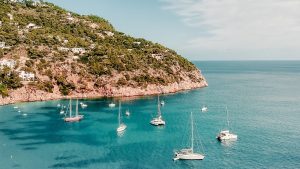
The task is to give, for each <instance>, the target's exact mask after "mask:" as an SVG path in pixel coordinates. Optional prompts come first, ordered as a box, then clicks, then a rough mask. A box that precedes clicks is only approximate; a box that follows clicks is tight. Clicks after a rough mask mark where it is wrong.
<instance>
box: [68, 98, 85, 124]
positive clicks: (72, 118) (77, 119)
mask: <svg viewBox="0 0 300 169" xmlns="http://www.w3.org/2000/svg"><path fill="white" fill-rule="evenodd" d="M82 119H83V115H79V114H78V99H77V102H76V113H75V116H72V99H70V107H69V117H65V118H64V121H65V122H77V121H80V120H82Z"/></svg>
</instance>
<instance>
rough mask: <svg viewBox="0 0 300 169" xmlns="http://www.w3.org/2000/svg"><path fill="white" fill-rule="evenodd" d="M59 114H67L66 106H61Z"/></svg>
mask: <svg viewBox="0 0 300 169" xmlns="http://www.w3.org/2000/svg"><path fill="white" fill-rule="evenodd" d="M59 114H61V115H63V114H65V110H64V106H61V109H60V112H59Z"/></svg>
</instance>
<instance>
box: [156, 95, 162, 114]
mask: <svg viewBox="0 0 300 169" xmlns="http://www.w3.org/2000/svg"><path fill="white" fill-rule="evenodd" d="M157 113H158V117H160V116H161V112H160V101H159V95H158V96H157Z"/></svg>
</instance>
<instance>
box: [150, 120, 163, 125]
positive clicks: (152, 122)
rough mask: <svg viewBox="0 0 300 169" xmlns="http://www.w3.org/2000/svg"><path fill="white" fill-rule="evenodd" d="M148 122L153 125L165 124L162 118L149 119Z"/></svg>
mask: <svg viewBox="0 0 300 169" xmlns="http://www.w3.org/2000/svg"><path fill="white" fill-rule="evenodd" d="M150 124H152V125H154V126H162V125H165V124H166V122H165V121H163V120H155V119H154V120H151V122H150Z"/></svg>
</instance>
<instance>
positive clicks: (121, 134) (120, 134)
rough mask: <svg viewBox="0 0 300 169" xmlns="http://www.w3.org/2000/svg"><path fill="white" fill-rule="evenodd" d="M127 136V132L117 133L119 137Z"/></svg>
mask: <svg viewBox="0 0 300 169" xmlns="http://www.w3.org/2000/svg"><path fill="white" fill-rule="evenodd" d="M124 134H125V130H123V131H120V132H117V135H118V137H123V136H124Z"/></svg>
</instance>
